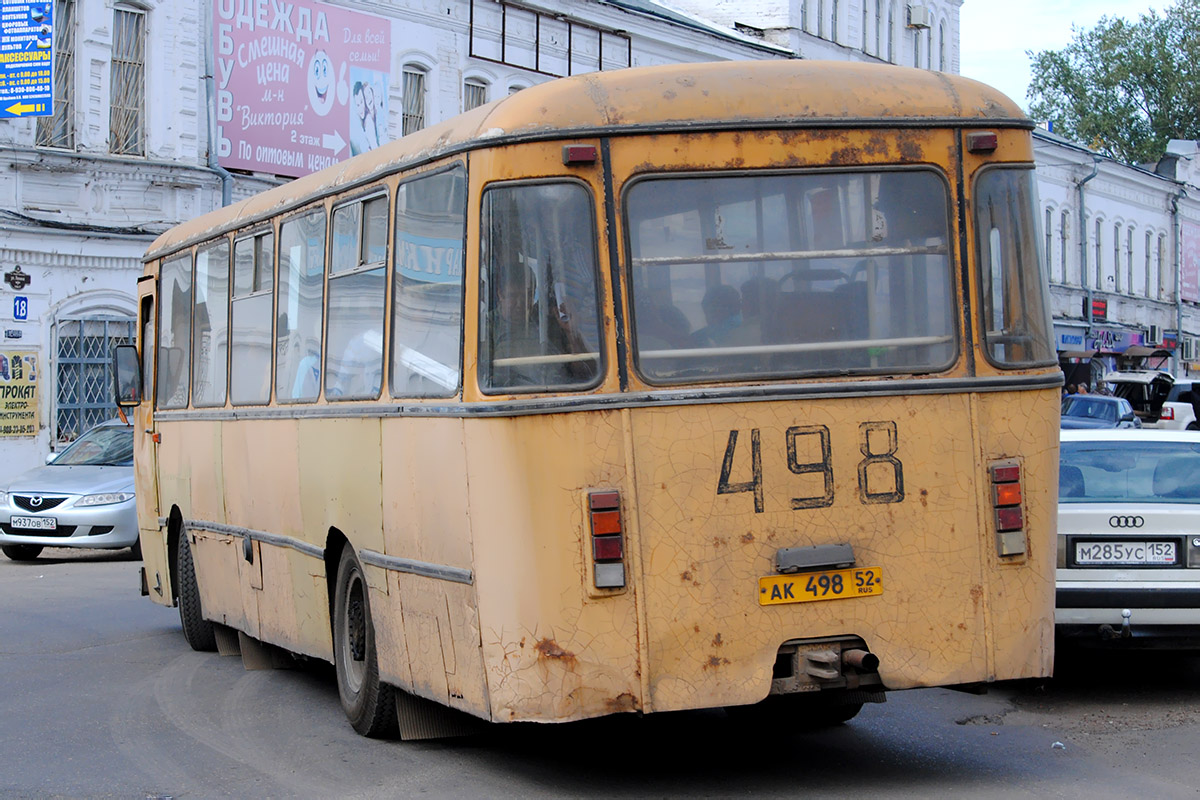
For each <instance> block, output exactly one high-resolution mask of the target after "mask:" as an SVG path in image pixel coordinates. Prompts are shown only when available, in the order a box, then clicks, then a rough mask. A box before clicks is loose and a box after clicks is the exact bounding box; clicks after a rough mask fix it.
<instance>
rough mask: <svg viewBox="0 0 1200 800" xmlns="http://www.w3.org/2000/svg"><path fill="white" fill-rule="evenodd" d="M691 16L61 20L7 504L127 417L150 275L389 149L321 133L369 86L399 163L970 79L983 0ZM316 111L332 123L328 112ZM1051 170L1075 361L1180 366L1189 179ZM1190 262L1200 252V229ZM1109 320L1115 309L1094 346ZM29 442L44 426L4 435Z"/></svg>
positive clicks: (500, 10)
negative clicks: (588, 87)
mask: <svg viewBox="0 0 1200 800" xmlns="http://www.w3.org/2000/svg"><path fill="white" fill-rule="evenodd" d="M670 2H671V3H672V4H673V5H671V6H667V5H663V4H661V3H657V2H653V0H557V1H556V2H553V3H550V2H545V3H542V4H536V5H535V4H528V5H527V4H522V3H517V2H510V0H499V1H497V0H437V1H436V2H435V0H411V1H410V2H406V3H404V4H403V5H400V4H397V3H395V2H391V1H390V0H289V2H287V3H276V2H273V1H272V0H201V2H194V1H193V0H53V22H54V26H53V27H54V64H55V67H54V82H55V100H54V109H53V110H54V114H53V116H43V117H32V118H0V234H2V236H3V238H2V240H0V274H2V275H3V276H4V282H3V283H0V328H2V329H3V330H4V338H3V339H0V389H2V388H3V386H4V385H6V384H7V385H14V384H15V383H17V382H18V381H23V382H24V384H25V385H29V384H32V385H34V386H35V387H36V400H33V399H32V398H28V399H25V400H21V399H18V400H15V401H12V400H9V401H5V400H4V398H3V397H0V452H2V453H3V455H4V458H3V459H0V482H3V481H5V480H6V479H8V478H9V477H12V476H13V475H15V474H16V473H17V472H19V471H22V470H24V469H26V468H28V467H30V466H33V465H36V464H39V463H41V462H42V460H43V459H44V457H45V455H46V453H47V452H48V451H49V450H51V449H52V448H54V447H55V446H56V444H57V443H59V442H62V441H66V440H69V439H71V438H73V437H74V436H75V435H77V434H78V433H79V432H81V431H82V430H84V429H86V428H87V427H89V426H90V425H91V424H93V423H94V422H96V421H99V420H100V419H103V418H106V417H108V416H111V415H112V413H113V409H112V406H111V404H110V401H109V397H110V395H111V392H110V388H109V386H108V354H109V349H110V347H111V345H112V344H113V343H116V342H121V341H127V340H128V339H129V338H130V337H132V336H133V335H134V331H133V324H134V323H133V319H134V315H135V311H136V307H135V293H136V289H135V284H136V280H137V278H138V277H139V276H140V275H141V260H140V259H141V255H142V253H143V251H144V250H145V248H146V246H147V244H148V243H149V242H150V241H151V240H152V239H153V238H154V236H155V235H157V233H159V232H160V231H162V230H164V229H166V228H167V227H170V226H171V225H174V224H176V223H178V222H180V221H183V220H185V219H188V218H191V217H194V216H196V215H198V214H201V213H203V212H205V211H208V210H210V209H212V208H214V207H217V206H219V205H221V204H222V203H223V202H224V203H227V202H231V201H236V200H238V199H241V198H242V197H245V196H248V195H250V194H253V193H256V192H258V191H261V190H262V189H264V188H266V187H268V186H271V185H274V184H276V183H279V182H280V181H282V180H286V179H287V177H288V176H290V175H296V174H302V172H303V171H308V169H307V168H308V167H309V166H319V165H320V164H321V163H328V162H330V161H336V160H338V159H340V158H345V157H347V156H348V155H349V154H350V152H351V150H352V149H353V148H355V147H356V146H357V147H364V146H370V142H369V141H368V142H367V143H366V144H364V143H363V140H356V139H355V138H354V135H353V132H352V131H350V130H349V128H348V127H345V126H343V127H337V126H334V127H327V128H325V129H324V132H323V133H321V132H319V130H318V129H319V128H320V125H321V124H326V125H329V124H332V123H331V120H334V119H335V117H337V114H340V115H341V116H340V120H341V121H342V122H340V123H338V125H342V124H343V123H345V122H346V121H347V120H350V114H351V109H357V106H356V103H357V96H356V95H357V92H355V91H352V90H351V89H350V87H351V86H354V87H355V89H357V88H358V85H359V84H362V83H369V82H370V80H369V79H368V78H369V77H371V76H373V77H374V79H375V80H376V81H377V82H378V85H379V86H380V97H379V98H377V99H378V102H379V104H380V105H381V106H382V110H383V113H382V115H381V116H380V121H379V122H378V124H377V126H376V130H375V136H376V138H377V139H378V140H380V141H383V140H387V139H392V138H396V137H399V136H402V135H404V134H405V133H406V132H409V131H411V130H415V129H419V128H422V127H425V126H427V125H429V124H432V123H434V122H438V121H441V120H443V119H446V118H448V117H451V116H453V115H455V114H457V113H460V112H461V111H463V110H465V109H467V108H473V107H475V106H477V105H479V104H481V103H484V102H487V101H488V100H491V99H496V98H497V97H500V96H503V95H505V94H508V93H510V92H513V91H518V90H520V89H522V88H524V87H526V86H529V85H531V84H533V83H537V82H541V81H546V80H550V79H552V78H553V77H556V76H558V75H564V74H578V73H581V72H588V71H592V70H596V69H619V68H623V67H628V66H641V65H650V64H660V63H668V62H686V61H707V60H721V59H762V58H797V57H800V58H828V59H839V60H846V59H849V60H858V61H868V62H878V63H895V64H900V65H905V66H919V67H924V68H930V69H937V70H944V71H947V72H952V73H955V72H957V71H958V64H959V44H958V43H959V8H960V6H961V4H962V0H921V2H906V1H905V0H790V2H788V0H736V1H735V0H670ZM331 21H332V22H331ZM343 23H344V25H345V30H351V29H353V30H354V31H356V32H358V33H363V34H364V37H363V38H364V39H365V42H366V44H364V45H362V46H359V45H357V44H356V45H354V47H355V48H357V49H356V50H355V53H356V56H353V57H359V58H366V57H367V56H366V55H364V53H366V51H367V50H370V48H371V47H374V48H375V49H376V51H377V52H378V53H381V54H382V55H381V56H380V57H379V58H378V60H377V61H376V62H375V63H372V64H370V65H369V66H370V69H365V68H364V67H363V66H362V65H361V64H357V65H355V66H351V67H350V69H349V70H346V65H347V64H348V63H349V62H350V61H351V60H352V58H353V57H352V56H347V57H346V60H345V61H342V68H343V69H342V73H341V74H336V73H331V75H332V81H333V94H329V95H326V94H320V87H317V86H315V85H314V83H313V80H312V79H308V78H307V76H308V73H309V72H310V71H311V67H313V65H315V64H317V63H318V59H319V56H320V54H321V51H322V50H323V49H324V50H329V51H330V53H331V54H332V53H333V52H334V51H335V50H336V48H337V47H338V46H339V45H338V43H337V42H335V41H334V39H340V38H341V37H334V39H330V38H329V26H330V25H331V24H334V25H338V24H343ZM322 34H324V37H325V38H322ZM345 38H346V39H347V40H348V39H349V38H350V37H349V36H347V37H345ZM210 42H211V43H212V47H211V48H208V47H206V46H205V45H206V43H210ZM268 56H274V57H272V58H268ZM333 60H334V59H333V58H332V57H331V58H330V59H329V64H330V65H332V63H333ZM293 70H294V72H293ZM356 71H357V77H356V74H355V73H356ZM305 79H307V80H308V81H309V83H308V86H307V90H308V92H310V93H311V94H308V95H307V97H308V100H307V101H306V102H307V103H308V105H303V103H301V104H300V105H294V106H292V107H290V108H283V110H278V108H276V107H274V106H271V105H270V104H271V103H272V102H274V103H276V106H278V103H279V102H281V98H283V97H284V96H285V95H286V94H287V93H289V92H292V91H293V90H295V91H297V92H299V93H300V94H301V95H303V94H304V91H305V84H304V80H305ZM239 81H240V82H241V83H240V84H239ZM297 87H299V88H298V89H297ZM352 94H353V95H355V96H354V97H353V98H352V96H351V95H352ZM318 97H320V98H322V99H321V102H327V103H328V104H329V105H327V106H325V107H323V108H321V109H319V110H318V106H317V102H318ZM333 98H336V100H335V99H333ZM285 105H286V103H285ZM273 109H274V110H273ZM330 109H333V110H335V111H336V112H337V114H327V112H329V111H330ZM303 114H308V117H307V118H306V119H301V117H302V115H303ZM318 115H326V116H320V117H318ZM351 127H352V126H351ZM364 129H365V123H364ZM343 133H345V134H346V135H345V136H343V135H342V134H343ZM297 140H299V141H297ZM347 140H349V141H347ZM1188 146H1190V147H1191V148H1192V149H1191V150H1188V149H1187V147H1188ZM1180 147H1181V149H1180V151H1179V152H1178V153H1175V154H1174V155H1173V156H1172V160H1170V163H1169V164H1168V163H1166V162H1164V169H1167V168H1168V167H1170V168H1171V169H1174V168H1175V167H1179V175H1178V177H1179V178H1181V179H1184V180H1187V181H1188V182H1190V183H1194V182H1195V181H1196V177H1195V176H1194V175H1193V174H1192V173H1191V172H1190V171H1189V170H1190V166H1189V165H1190V163H1191V162H1190V161H1188V160H1187V159H1188V158H1190V157H1191V156H1192V155H1194V150H1195V148H1194V143H1187V146H1184V145H1181V146H1180ZM304 148H308V149H307V151H305V150H304ZM1037 157H1038V161H1039V175H1040V176H1041V183H1042V194H1043V198H1044V201H1045V206H1046V208H1045V211H1046V213H1047V215H1048V216H1046V220H1048V224H1047V226H1046V235H1047V242H1048V243H1049V251H1053V252H1052V253H1051V256H1052V257H1051V259H1050V263H1051V264H1052V273H1051V274H1052V280H1053V287H1054V290H1053V294H1054V302H1055V323H1056V333H1057V334H1060V349H1063V350H1074V349H1077V348H1076V347H1075V346H1074V345H1073V344H1071V343H1070V341H1071V340H1072V337H1074V336H1077V335H1078V336H1082V337H1083V339H1082V340H1081V342H1080V343H1079V346H1078V349H1081V350H1084V349H1089V347H1088V345H1089V331H1090V332H1091V334H1090V335H1091V338H1092V339H1095V338H1096V336H1097V335H1099V336H1100V338H1101V339H1102V342H1103V343H1104V344H1110V345H1111V344H1112V342H1117V343H1118V344H1122V343H1123V344H1125V345H1128V344H1130V343H1133V344H1143V343H1144V342H1146V341H1147V339H1146V337H1145V334H1149V333H1150V332H1151V330H1152V329H1151V327H1150V326H1152V325H1153V326H1155V327H1154V328H1153V330H1154V331H1155V332H1160V333H1161V335H1162V336H1163V338H1164V340H1165V341H1167V342H1168V343H1172V342H1174V341H1175V332H1176V330H1178V329H1182V330H1183V331H1184V332H1185V334H1187V335H1188V336H1192V335H1194V334H1195V332H1197V331H1200V324H1197V322H1196V321H1195V320H1196V318H1197V311H1196V309H1197V306H1196V302H1195V301H1200V296H1195V295H1189V291H1191V290H1192V287H1194V286H1195V283H1196V279H1195V277H1194V276H1195V273H1196V270H1193V271H1192V272H1191V273H1187V272H1186V271H1183V272H1181V271H1180V270H1178V269H1177V267H1176V265H1177V263H1179V259H1180V258H1181V254H1182V252H1183V245H1184V242H1185V240H1187V241H1191V240H1189V239H1188V236H1189V235H1191V234H1190V233H1189V231H1191V230H1192V229H1191V228H1189V227H1188V226H1191V225H1193V224H1195V220H1196V219H1197V216H1198V214H1197V210H1196V207H1195V204H1194V203H1193V201H1192V200H1191V199H1190V198H1189V197H1187V196H1186V195H1182V196H1181V199H1180V200H1179V201H1178V204H1177V205H1174V204H1173V203H1174V201H1173V200H1172V198H1174V197H1176V196H1179V195H1180V188H1181V186H1182V184H1180V183H1178V182H1176V180H1174V178H1175V177H1176V175H1175V173H1174V172H1171V173H1170V174H1169V175H1168V176H1166V177H1163V176H1159V175H1155V174H1154V173H1153V172H1150V171H1146V170H1140V169H1137V168H1133V167H1128V166H1123V165H1120V164H1116V163H1115V162H1112V161H1110V160H1106V159H1100V160H1099V161H1098V162H1094V159H1093V155H1092V154H1091V153H1090V152H1089V151H1086V150H1084V149H1081V148H1078V147H1074V146H1072V145H1070V144H1068V143H1065V142H1061V141H1058V140H1055V139H1054V138H1052V137H1049V136H1044V137H1040V138H1039V140H1038V146H1037ZM301 162H303V163H302V164H301ZM1093 163H1098V166H1097V174H1096V176H1095V177H1093V178H1090V179H1088V180H1087V181H1086V183H1083V187H1084V188H1083V201H1084V206H1085V209H1084V217H1083V219H1084V223H1083V224H1084V226H1085V227H1086V228H1087V230H1088V236H1089V239H1088V241H1089V245H1088V246H1089V247H1091V244H1090V243H1092V242H1094V241H1095V240H1094V239H1093V238H1091V237H1092V231H1093V230H1094V226H1095V225H1096V224H1099V225H1100V239H1099V241H1100V251H1099V252H1100V256H1099V260H1098V261H1097V260H1094V256H1093V255H1092V251H1091V250H1088V249H1085V250H1084V251H1080V249H1079V242H1080V239H1079V238H1078V237H1079V222H1078V218H1079V216H1078V203H1079V198H1080V193H1079V191H1078V187H1079V185H1080V183H1081V181H1083V179H1084V178H1086V177H1087V176H1088V175H1089V174H1090V172H1091V169H1092V166H1093ZM297 165H299V166H297ZM1194 194H1196V196H1197V197H1200V191H1197V192H1194ZM1064 215H1065V219H1066V226H1065V228H1064V227H1063V225H1062V220H1063V219H1064ZM1064 231H1065V233H1064ZM1114 231H1116V234H1115V236H1116V244H1115V245H1114V239H1113V237H1114ZM1193 239H1194V240H1195V241H1196V242H1197V245H1198V246H1200V229H1197V232H1196V235H1195V236H1194V237H1193ZM1060 240H1061V242H1060ZM1131 242H1132V244H1131V245H1130V243H1131ZM1064 243H1065V244H1064ZM1062 247H1065V248H1066V251H1065V252H1066V253H1067V258H1066V260H1065V261H1064V260H1063V259H1062V258H1061V257H1059V255H1057V254H1059V253H1061V252H1062V250H1061V248H1062ZM1049 251H1048V252H1049ZM1085 254H1086V256H1087V258H1088V259H1089V261H1088V264H1089V270H1088V271H1087V272H1086V273H1081V271H1080V264H1081V263H1082V258H1083V257H1084V255H1085ZM1114 262H1115V263H1116V264H1117V265H1118V267H1116V268H1114V266H1113V264H1114ZM1064 264H1065V268H1064V266H1063V265H1064ZM1096 265H1099V267H1100V270H1101V272H1100V274H1099V275H1098V276H1096V274H1095V268H1096ZM1084 274H1086V276H1087V277H1086V278H1084V277H1082V276H1083V275H1084ZM1181 274H1182V275H1190V276H1191V277H1188V278H1186V279H1185V280H1181V279H1180V275H1181ZM1181 287H1182V290H1181ZM1089 296H1090V297H1091V298H1092V299H1096V300H1104V301H1106V302H1107V306H1106V311H1107V313H1106V317H1105V319H1104V320H1097V319H1095V318H1093V319H1092V320H1091V327H1090V328H1089V327H1088V325H1089V321H1088V320H1087V319H1086V316H1085V315H1084V314H1083V313H1082V310H1083V306H1082V303H1083V300H1084V298H1086V297H1089ZM1180 296H1182V297H1183V298H1184V299H1183V300H1180V299H1179V298H1180ZM1110 331H1120V332H1124V334H1125V338H1124V339H1122V338H1121V337H1120V336H1118V334H1117V333H1114V332H1110ZM1090 349H1104V348H1090ZM14 356H15V357H16V358H14ZM1097 363H1099V362H1097ZM17 373H19V375H17ZM31 378H32V380H31ZM6 403H7V405H6ZM22 403H25V404H26V407H25V408H21V407H20V406H21V404H22ZM30 407H31V408H32V411H31V410H30ZM17 419H19V420H20V421H21V422H22V423H28V424H27V425H25V426H24V427H18V428H14V427H12V426H11V425H10V426H9V427H7V428H6V427H5V426H6V424H8V423H9V422H11V421H13V420H17Z"/></svg>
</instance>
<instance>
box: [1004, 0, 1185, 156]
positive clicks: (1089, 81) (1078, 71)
mask: <svg viewBox="0 0 1200 800" xmlns="http://www.w3.org/2000/svg"><path fill="white" fill-rule="evenodd" d="M1026 55H1028V56H1029V57H1030V58H1031V59H1032V63H1031V67H1032V71H1033V78H1032V80H1031V82H1030V84H1029V94H1028V99H1029V100H1030V109H1029V111H1030V116H1032V117H1033V118H1034V119H1037V120H1049V121H1052V122H1053V123H1054V131H1055V133H1058V134H1060V135H1062V136H1066V137H1067V138H1070V139H1074V140H1075V141H1078V142H1081V143H1082V144H1086V145H1089V146H1090V147H1092V148H1094V149H1096V150H1099V151H1100V152H1102V153H1104V154H1106V155H1109V156H1112V157H1113V158H1117V159H1120V160H1121V161H1125V162H1128V163H1135V164H1136V163H1145V162H1152V161H1157V160H1158V159H1159V158H1161V157H1162V155H1163V153H1164V152H1165V150H1166V146H1167V140H1168V139H1200V0H1177V2H1176V3H1175V5H1174V6H1172V7H1170V8H1168V9H1166V11H1164V12H1163V13H1162V14H1161V15H1160V14H1158V13H1157V12H1156V11H1154V10H1151V11H1149V12H1148V13H1146V14H1143V15H1141V17H1140V18H1139V19H1138V21H1137V22H1129V21H1127V20H1125V19H1121V18H1118V17H1102V18H1101V19H1100V21H1099V22H1098V23H1096V27H1095V28H1092V29H1090V30H1082V29H1079V28H1076V29H1074V38H1073V39H1072V41H1071V43H1070V44H1069V45H1067V46H1066V47H1064V48H1063V49H1062V50H1043V51H1042V52H1040V53H1033V52H1032V51H1027V53H1026Z"/></svg>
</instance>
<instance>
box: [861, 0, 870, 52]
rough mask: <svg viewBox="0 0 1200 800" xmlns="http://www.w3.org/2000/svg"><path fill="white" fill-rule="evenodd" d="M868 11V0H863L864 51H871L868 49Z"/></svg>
mask: <svg viewBox="0 0 1200 800" xmlns="http://www.w3.org/2000/svg"><path fill="white" fill-rule="evenodd" d="M867 12H868V9H867V0H862V51H863V52H864V53H869V52H870V50H868V49H867V48H868V42H867V20H868V19H869V14H868V13H867Z"/></svg>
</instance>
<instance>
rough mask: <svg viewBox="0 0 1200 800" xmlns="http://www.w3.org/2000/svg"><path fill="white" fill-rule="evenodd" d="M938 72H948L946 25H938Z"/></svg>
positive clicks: (942, 23)
mask: <svg viewBox="0 0 1200 800" xmlns="http://www.w3.org/2000/svg"><path fill="white" fill-rule="evenodd" d="M938 71H939V72H945V71H946V23H945V22H941V23H938Z"/></svg>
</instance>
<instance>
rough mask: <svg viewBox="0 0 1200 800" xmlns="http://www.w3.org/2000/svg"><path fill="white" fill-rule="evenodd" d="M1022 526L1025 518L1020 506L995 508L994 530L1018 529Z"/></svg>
mask: <svg viewBox="0 0 1200 800" xmlns="http://www.w3.org/2000/svg"><path fill="white" fill-rule="evenodd" d="M1024 527H1025V519H1024V515H1023V514H1021V507H1020V506H1012V507H1011V508H997V509H996V530H998V531H1019V530H1021V528H1024Z"/></svg>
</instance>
